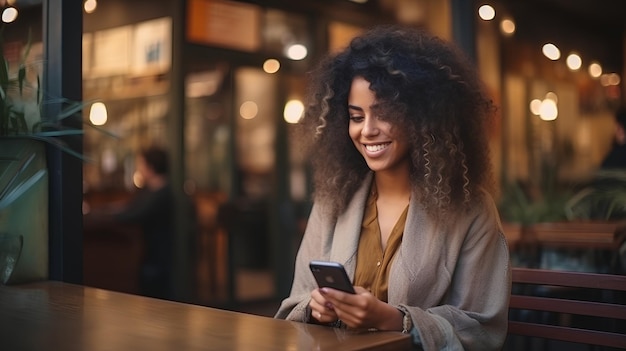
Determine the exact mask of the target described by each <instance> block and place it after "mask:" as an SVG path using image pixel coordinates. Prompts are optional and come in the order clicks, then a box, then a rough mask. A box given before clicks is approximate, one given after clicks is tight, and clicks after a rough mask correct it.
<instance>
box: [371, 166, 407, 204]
mask: <svg viewBox="0 0 626 351" xmlns="http://www.w3.org/2000/svg"><path fill="white" fill-rule="evenodd" d="M374 181H375V182H376V191H377V192H378V198H379V199H381V198H387V199H397V200H401V201H405V200H406V201H407V202H408V199H409V198H410V197H411V180H410V178H409V172H408V170H407V171H406V172H393V173H390V172H377V173H376V174H375V175H374Z"/></svg>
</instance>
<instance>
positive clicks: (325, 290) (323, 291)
mask: <svg viewBox="0 0 626 351" xmlns="http://www.w3.org/2000/svg"><path fill="white" fill-rule="evenodd" d="M320 292H321V293H322V294H328V289H326V288H321V289H320Z"/></svg>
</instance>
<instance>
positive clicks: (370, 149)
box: [363, 142, 391, 156]
mask: <svg viewBox="0 0 626 351" xmlns="http://www.w3.org/2000/svg"><path fill="white" fill-rule="evenodd" d="M389 145H391V143H390V142H389V143H380V144H363V147H364V148H365V152H366V153H367V154H368V156H376V155H378V154H380V153H381V152H382V151H384V150H385V149H387V148H388V147H389Z"/></svg>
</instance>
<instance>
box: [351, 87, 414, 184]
mask: <svg viewBox="0 0 626 351" xmlns="http://www.w3.org/2000/svg"><path fill="white" fill-rule="evenodd" d="M369 87H370V83H369V82H368V81H366V80H365V79H364V78H362V77H355V78H354V79H353V80H352V86H351V87H350V95H349V96H348V113H349V115H350V124H349V127H348V132H349V134H350V138H352V142H353V143H354V146H355V147H356V148H357V150H359V152H360V153H361V155H363V158H364V159H365V162H367V166H368V167H369V168H370V169H371V170H372V171H374V172H398V171H402V172H407V174H408V169H409V143H408V141H407V140H406V138H404V137H402V135H400V133H399V130H400V128H395V129H394V128H393V125H392V124H391V123H389V122H387V121H384V120H381V119H380V118H378V117H377V116H376V115H375V113H374V109H375V107H376V95H375V94H374V92H373V91H372V90H370V89H369Z"/></svg>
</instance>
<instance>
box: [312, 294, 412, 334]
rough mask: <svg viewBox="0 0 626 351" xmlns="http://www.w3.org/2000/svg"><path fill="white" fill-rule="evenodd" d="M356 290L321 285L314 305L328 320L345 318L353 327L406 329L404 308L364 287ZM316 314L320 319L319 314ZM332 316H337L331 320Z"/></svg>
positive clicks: (321, 316)
mask: <svg viewBox="0 0 626 351" xmlns="http://www.w3.org/2000/svg"><path fill="white" fill-rule="evenodd" d="M355 290H356V294H349V293H345V292H343V291H339V290H335V289H330V288H321V289H317V290H316V291H314V292H313V293H312V297H313V299H312V301H311V309H312V310H313V311H314V313H315V312H317V313H319V316H320V318H322V319H323V321H324V322H333V321H335V320H336V319H341V321H342V322H344V323H345V324H346V325H347V326H348V327H351V328H376V329H378V330H398V331H399V330H402V312H400V311H399V310H398V309H396V308H395V307H393V306H391V305H389V304H387V303H385V302H383V301H380V300H379V299H377V298H376V297H375V296H374V295H372V293H370V292H369V291H368V290H366V289H364V288H362V287H355ZM318 294H319V296H317V295H318ZM313 295H315V296H313ZM320 302H321V303H320ZM313 305H315V308H314V307H313ZM321 307H323V309H321ZM314 317H315V318H316V319H318V320H320V319H319V318H317V316H316V315H315V314H314ZM330 318H334V319H331V320H327V319H330ZM320 321H322V320H320Z"/></svg>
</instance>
